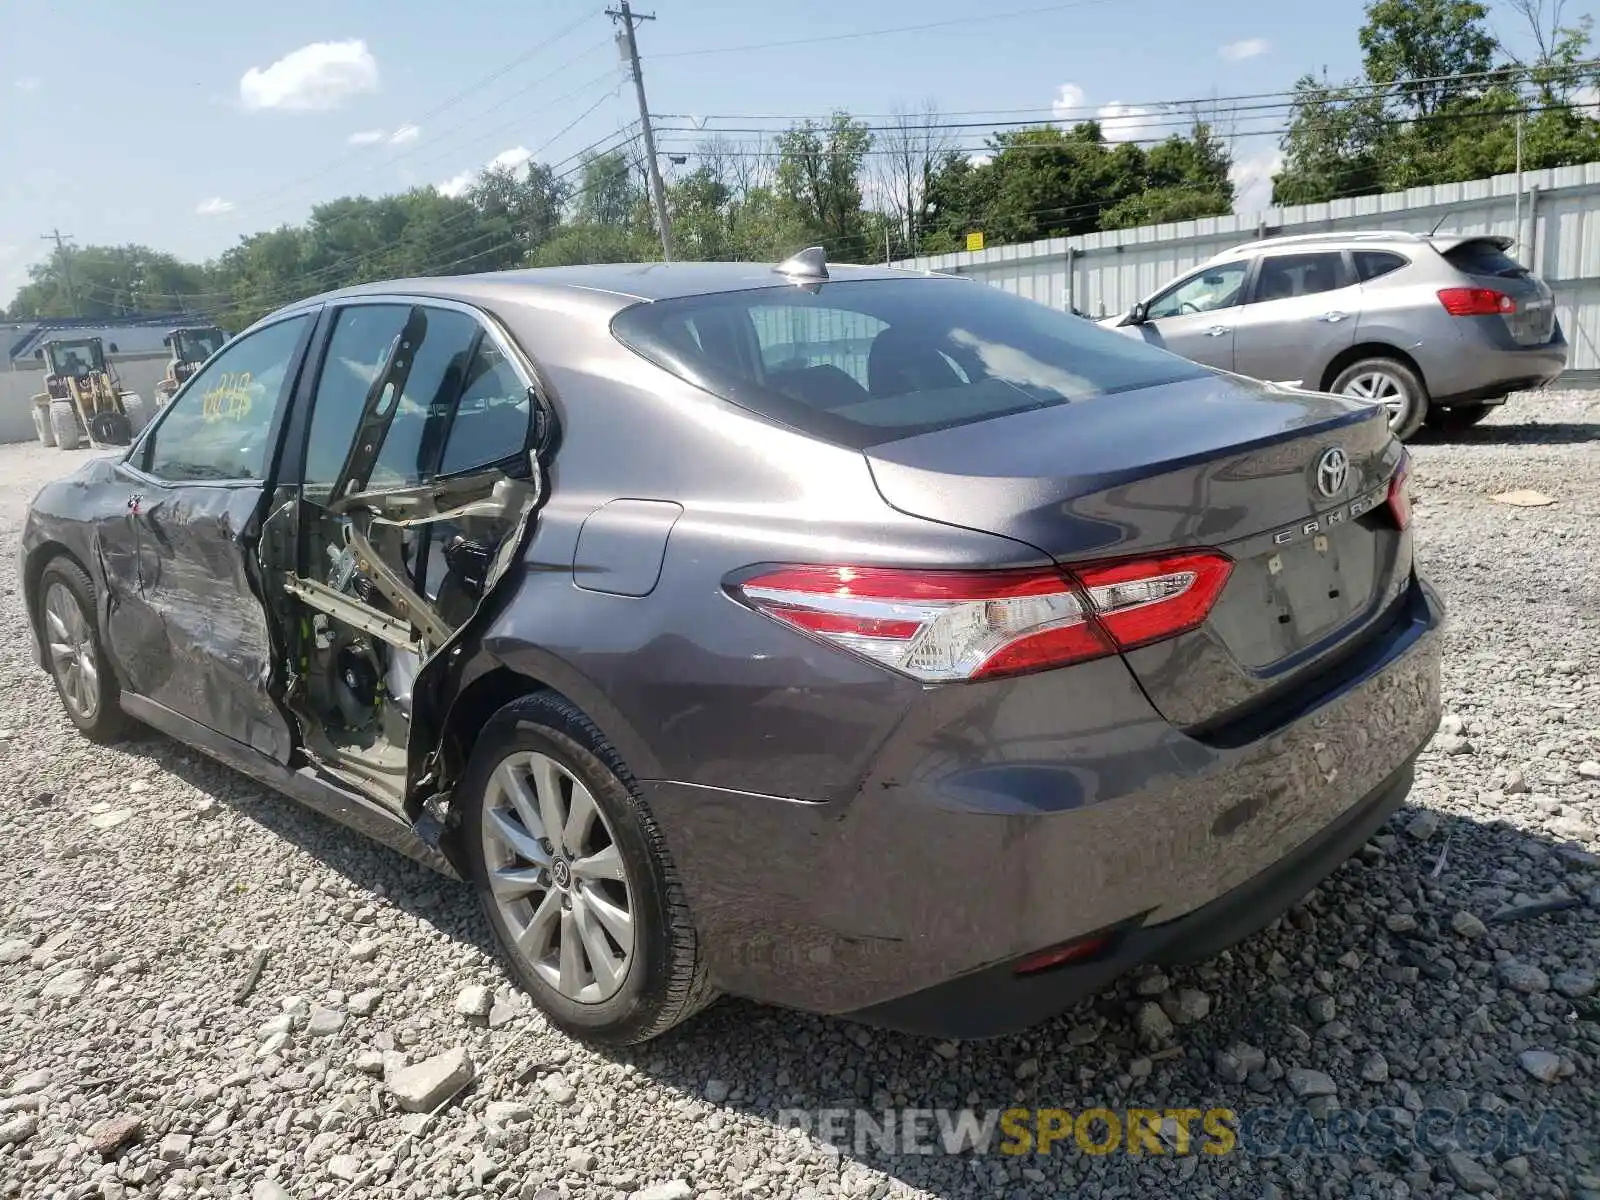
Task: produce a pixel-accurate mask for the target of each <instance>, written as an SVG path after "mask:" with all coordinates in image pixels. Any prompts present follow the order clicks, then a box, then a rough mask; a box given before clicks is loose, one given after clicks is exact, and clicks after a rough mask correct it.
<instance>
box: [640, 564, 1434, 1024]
mask: <svg viewBox="0 0 1600 1200" xmlns="http://www.w3.org/2000/svg"><path fill="white" fill-rule="evenodd" d="M1442 618H1443V612H1442V608H1441V606H1440V604H1439V602H1438V600H1437V598H1436V597H1435V595H1434V594H1433V593H1432V591H1431V589H1429V588H1428V587H1427V585H1426V584H1425V583H1423V582H1421V581H1420V580H1416V579H1413V581H1412V583H1411V585H1410V587H1409V588H1408V590H1407V591H1406V592H1405V593H1404V594H1403V595H1402V597H1401V599H1400V600H1399V601H1398V602H1397V603H1396V605H1395V607H1394V608H1393V609H1392V610H1391V612H1390V614H1389V615H1388V616H1386V617H1385V618H1384V619H1383V620H1381V621H1379V622H1377V623H1375V624H1374V625H1373V626H1372V627H1371V629H1370V633H1369V635H1367V636H1364V639H1363V640H1362V641H1361V643H1360V645H1359V646H1358V647H1355V648H1353V649H1352V650H1351V652H1350V653H1349V654H1348V655H1347V656H1346V657H1345V658H1344V659H1343V660H1342V661H1341V662H1339V663H1338V664H1337V665H1334V666H1330V667H1329V668H1328V669H1327V671H1326V673H1325V675H1324V676H1319V677H1318V684H1319V686H1318V687H1317V688H1314V689H1312V691H1311V692H1310V693H1309V695H1308V694H1301V695H1300V696H1299V697H1298V698H1294V697H1291V698H1288V699H1285V700H1284V701H1283V704H1282V706H1281V707H1279V706H1276V705H1275V706H1273V709H1272V711H1269V712H1256V713H1253V714H1252V715H1251V716H1250V717H1249V718H1248V719H1247V721H1248V723H1247V724H1243V725H1241V726H1240V727H1239V728H1236V729H1221V730H1213V731H1209V732H1207V733H1206V734H1204V735H1201V734H1196V735H1194V736H1191V735H1189V734H1187V733H1185V732H1183V731H1182V730H1179V729H1177V728H1175V727H1174V726H1172V725H1171V724H1170V723H1168V722H1167V721H1165V720H1163V719H1162V718H1161V717H1160V716H1159V715H1158V714H1156V713H1155V712H1154V710H1153V709H1152V708H1151V706H1150V704H1149V701H1148V700H1147V699H1146V698H1145V697H1144V695H1143V693H1142V692H1141V691H1140V690H1139V688H1138V687H1137V685H1136V684H1134V683H1133V677H1132V675H1131V674H1130V673H1129V671H1128V670H1127V669H1126V667H1125V666H1124V665H1123V663H1122V662H1121V661H1120V660H1119V659H1109V660H1099V661H1097V662H1092V663H1085V664H1081V665H1080V666H1077V667H1073V668H1070V669H1069V670H1066V671H1058V672H1043V673H1040V674H1038V675H1034V676H1022V677H1019V678H1017V679H1014V680H1010V681H1005V682H1004V683H1000V682H998V681H997V682H996V684H994V685H969V686H963V687H959V688H935V689H929V690H928V691H927V693H926V694H925V699H924V701H923V702H921V704H919V706H918V707H917V708H915V709H913V710H912V712H911V713H910V714H909V715H908V716H907V717H906V718H905V720H904V721H903V722H902V723H901V725H900V727H899V728H898V729H897V730H896V731H895V732H894V733H893V734H892V735H891V736H890V737H889V739H888V741H887V742H886V744H885V745H884V746H882V747H881V748H880V750H879V752H878V755H877V758H876V762H875V765H874V768H873V769H872V770H871V771H870V772H869V773H868V775H867V777H866V778H865V779H864V780H863V782H862V785H861V787H860V789H859V791H858V792H857V794H856V795H854V796H853V797H852V798H850V799H849V800H847V801H841V802H836V803H802V802H798V801H792V800H786V799H781V798H777V797H772V796H765V795H754V794H748V793H738V792H729V791H726V790H723V789H719V788H710V787H702V786H691V785H686V784H681V783H667V782H661V781H642V782H641V787H642V788H643V790H644V793H645V796H646V798H647V800H648V801H649V803H650V804H651V806H652V809H653V810H654V811H655V813H656V815H657V817H658V819H659V820H660V822H661V825H662V828H663V830H664V832H665V834H666V839H667V843H668V846H669V848H670V850H671V852H672V854H673V856H674V860H675V863H676V866H677V868H678V873H679V875H680V877H681V878H682V880H683V884H684V888H685V892H686V895H687V899H688V901H689V904H690V906H691V909H692V910H693V912H694V914H695V920H696V924H697V927H698V929H699V931H700V934H701V944H702V947H703V949H704V952H705V953H706V955H707V957H708V965H709V967H710V970H711V974H712V977H713V979H714V981H715V982H716V984H717V985H718V986H719V987H720V988H722V989H723V990H725V991H728V992H731V993H734V994H736V995H742V996H746V997H749V998H752V999H756V1000H761V1001H766V1002H770V1003H776V1004H783V1005H787V1006H791V1007H796V1008H801V1009H807V1010H811V1011H819V1012H828V1013H837V1014H850V1015H854V1016H858V1017H860V1018H862V1019H864V1020H871V1021H877V1022H881V1023H884V1024H891V1025H897V1026H903V1027H906V1028H911V1029H915V1030H920V1031H925V1032H935V1031H937V1032H942V1033H959V1034H960V1035H962V1036H979V1035H981V1034H985V1033H987V1034H998V1033H1003V1032H1005V1031H1007V1030H1009V1029H1015V1028H1018V1027H1021V1026H1024V1025H1026V1024H1028V1023H1030V1022H1032V1021H1036V1020H1039V1019H1041V1018H1043V1017H1046V1016H1049V1015H1050V1014H1051V1013H1052V1012H1056V1011H1059V1010H1060V1009H1061V1008H1062V1007H1064V1006H1065V1005H1067V1004H1069V1003H1071V1001H1072V1000H1073V999H1074V998H1075V997H1078V996H1081V995H1082V994H1084V993H1085V992H1086V991H1092V990H1093V989H1095V988H1096V987H1099V986H1101V985H1102V984H1104V983H1105V982H1107V981H1108V980H1110V979H1111V978H1112V977H1114V976H1115V975H1116V974H1118V973H1119V972H1121V971H1123V970H1126V969H1127V968H1128V967H1129V966H1131V965H1133V964H1134V963H1137V962H1140V961H1144V960H1146V959H1148V958H1150V957H1152V956H1155V957H1161V956H1164V955H1166V954H1168V953H1169V952H1173V951H1175V950H1176V948H1177V947H1178V946H1179V945H1180V943H1184V944H1190V946H1191V948H1198V949H1200V950H1201V951H1202V952H1203V953H1211V952H1213V951H1214V950H1216V949H1220V948H1221V947H1222V946H1224V945H1226V944H1228V942H1229V941H1230V940H1232V939H1234V938H1235V937H1237V936H1243V935H1244V934H1247V933H1249V932H1250V931H1251V930H1252V929H1253V928H1259V927H1261V926H1264V925H1266V924H1267V923H1269V922H1270V921H1271V920H1272V919H1273V918H1274V917H1275V916H1277V915H1278V913H1280V912H1281V911H1282V910H1283V909H1284V908H1286V907H1287V906H1288V905H1289V904H1291V903H1293V901H1294V900H1295V899H1297V898H1298V896H1299V895H1302V894H1304V892H1305V891H1308V890H1309V889H1310V888H1311V887H1312V886H1314V884H1315V883H1316V882H1317V881H1318V880H1319V879H1320V878H1321V877H1322V876H1323V875H1325V874H1326V873H1327V872H1328V871H1331V870H1333V869H1334V867H1336V866H1337V865H1338V863H1339V862H1340V861H1342V860H1343V858H1345V857H1346V856H1348V855H1349V853H1350V852H1351V851H1352V850H1353V849H1354V848H1355V847H1356V846H1358V845H1359V844H1360V841H1361V839H1362V838H1364V837H1365V836H1366V835H1367V834H1368V833H1370V832H1371V830H1372V829H1373V828H1375V827H1376V825H1377V824H1378V823H1380V822H1381V821H1382V820H1383V818H1384V816H1385V815H1387V813H1388V812H1389V811H1390V810H1392V808H1393V807H1394V806H1395V805H1396V804H1398V803H1399V802H1400V800H1401V799H1402V798H1403V797H1404V795H1405V792H1406V790H1407V788H1408V786H1409V781H1410V764H1411V762H1412V760H1413V759H1414V757H1415V755H1416V753H1417V751H1418V749H1419V748H1420V747H1421V746H1422V745H1423V744H1424V743H1425V742H1426V741H1427V740H1428V738H1429V737H1430V736H1432V734H1433V732H1434V730H1435V729H1436V728H1437V725H1438V716H1439V642H1440V638H1439V628H1440V625H1441V623H1442ZM1286 863H1289V864H1293V865H1290V866H1285V865H1284V864H1286ZM1286 881H1296V882H1294V885H1293V886H1290V883H1289V882H1286ZM1301 884H1303V886H1300V885H1301ZM1296 889H1298V890H1296ZM1258 918H1259V919H1258ZM1106 930H1112V931H1115V932H1116V935H1117V936H1116V941H1115V944H1114V946H1112V947H1110V948H1109V949H1108V950H1107V951H1105V953H1106V955H1107V957H1106V958H1105V959H1104V960H1103V961H1096V962H1093V963H1084V964H1081V965H1079V966H1074V967H1067V968H1059V969H1058V970H1056V971H1052V972H1050V973H1048V974H1044V975H1039V976H1036V977H1033V978H1031V979H1028V980H1023V981H1016V982H1015V984H1014V985H1013V983H1012V982H1011V981H1010V980H1009V975H1010V972H1011V970H1012V966H1011V964H1013V963H1014V962H1015V961H1016V960H1017V959H1019V958H1021V957H1023V956H1026V955H1029V954H1033V953H1036V952H1038V951H1041V950H1045V949H1047V948H1049V947H1052V946H1057V945H1060V944H1061V943H1064V942H1068V941H1070V940H1073V939H1076V938H1080V937H1083V936H1085V935H1088V934H1093V933H1098V932H1101V931H1106ZM997 981H998V982H997ZM1002 984H1004V986H1002ZM986 996H990V997H991V998H992V1003H991V1001H990V1000H986V999H984V997H986Z"/></svg>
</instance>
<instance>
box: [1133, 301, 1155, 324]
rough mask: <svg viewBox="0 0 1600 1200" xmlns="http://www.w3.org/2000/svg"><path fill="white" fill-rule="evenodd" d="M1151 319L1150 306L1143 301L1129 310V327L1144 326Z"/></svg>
mask: <svg viewBox="0 0 1600 1200" xmlns="http://www.w3.org/2000/svg"><path fill="white" fill-rule="evenodd" d="M1149 319H1150V306H1149V305H1148V304H1146V303H1145V302H1144V301H1143V300H1141V301H1139V303H1137V304H1135V305H1134V306H1133V307H1132V308H1130V309H1129V310H1128V324H1129V325H1143V324H1144V323H1145V322H1146V321H1147V320H1149Z"/></svg>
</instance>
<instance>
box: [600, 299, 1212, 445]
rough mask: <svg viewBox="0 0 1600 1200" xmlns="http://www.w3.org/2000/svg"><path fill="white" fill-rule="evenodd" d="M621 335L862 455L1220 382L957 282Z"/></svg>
mask: <svg viewBox="0 0 1600 1200" xmlns="http://www.w3.org/2000/svg"><path fill="white" fill-rule="evenodd" d="M612 331H613V332H614V333H615V335H616V337H617V338H618V340H619V341H621V342H622V343H623V344H624V345H625V346H628V347H629V348H630V349H632V350H634V351H635V352H636V353H638V354H641V355H643V356H644V357H645V358H647V359H649V360H650V361H651V362H654V363H655V364H657V365H658V366H660V367H663V368H665V369H666V370H668V371H671V372H672V373H673V374H674V375H677V376H678V377H679V378H681V379H685V380H687V381H688V382H690V383H692V384H694V385H696V386H697V387H701V388H704V389H705V390H706V391H708V392H711V393H712V394H714V395H716V396H719V397H721V398H722V399H724V400H727V401H730V402H731V403H733V404H737V405H739V406H740V407H741V408H746V409H749V410H751V411H753V412H756V413H760V414H762V415H763V416H766V417H769V418H771V419H773V420H776V421H780V422H782V423H783V424H786V425H790V426H792V427H794V428H797V429H799V430H801V431H802V432H804V433H808V434H810V435H811V436H813V437H819V438H822V439H824V440H827V441H831V442H835V443H837V444H839V445H844V446H851V447H855V448H858V449H859V448H865V447H867V446H872V445H875V444H877V443H880V442H888V441H894V440H896V439H899V438H903V437H910V436H913V435H915V434H919V433H929V432H932V431H933V430H936V429H948V428H950V427H952V426H956V425H964V424H968V423H971V422H974V421H983V420H987V419H989V418H991V417H999V416H1004V415H1005V414H1007V413H1014V412H1020V411H1023V410H1025V409H1033V408H1049V407H1052V406H1054V405H1058V404H1070V403H1075V402H1078V401H1082V400H1089V399H1092V398H1095V397H1099V396H1109V395H1114V394H1116V393H1120V392H1130V391H1134V390H1136V389H1139V388H1147V387H1154V386H1156V385H1158V384H1163V383H1174V382H1177V381H1179V380H1183V379H1195V378H1199V377H1201V376H1203V375H1205V374H1206V373H1207V372H1206V369H1205V368H1203V367H1199V366H1197V365H1195V364H1194V363H1191V362H1188V361H1186V360H1184V359H1181V358H1178V357H1177V356H1176V355H1172V354H1168V353H1167V352H1166V351H1164V350H1158V349H1156V348H1155V347H1153V346H1149V345H1147V344H1145V343H1144V342H1141V341H1138V340H1136V339H1133V338H1128V337H1123V336H1122V335H1120V334H1117V333H1113V332H1112V331H1110V330H1109V329H1101V328H1099V327H1098V326H1096V325H1094V324H1093V323H1091V322H1088V321H1085V320H1083V319H1082V318H1080V317H1074V316H1071V315H1069V314H1067V313H1063V312H1056V311H1055V310H1053V309H1049V308H1046V307H1045V306H1044V305H1042V304H1036V303H1034V302H1033V301H1031V300H1024V299H1021V298H1020V297H1018V296H1013V295H1011V294H1010V293H1008V292H1003V291H1000V290H999V289H998V288H992V287H986V286H984V285H982V284H978V283H974V282H971V281H965V280H957V279H928V278H913V279H883V280H856V281H839V282H833V283H824V284H820V285H808V286H806V287H798V286H783V285H779V286H775V287H771V288H758V289H755V290H751V291H742V292H720V293H713V294H710V295H703V296H684V297H679V298H676V299H671V300H660V301H656V302H655V303H649V304H638V305H635V306H633V307H632V308H628V309H624V310H623V311H622V312H620V313H618V314H617V316H616V317H615V318H614V319H613V321H612Z"/></svg>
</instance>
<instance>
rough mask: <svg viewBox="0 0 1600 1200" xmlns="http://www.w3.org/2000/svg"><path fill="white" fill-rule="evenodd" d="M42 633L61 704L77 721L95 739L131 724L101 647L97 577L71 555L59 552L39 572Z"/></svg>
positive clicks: (113, 735) (110, 735) (117, 732)
mask: <svg viewBox="0 0 1600 1200" xmlns="http://www.w3.org/2000/svg"><path fill="white" fill-rule="evenodd" d="M38 597H39V600H38V604H39V633H40V637H41V638H42V640H43V642H44V649H45V654H46V656H47V658H48V659H49V662H50V677H51V678H52V679H54V680H55V683H56V691H57V692H58V693H59V694H60V696H61V706H62V707H63V708H64V709H66V710H67V716H68V717H69V718H71V720H72V723H73V724H74V725H76V726H77V727H78V728H79V729H81V730H83V732H84V733H86V734H88V735H89V736H90V737H91V738H94V739H95V740H96V741H110V740H112V739H114V738H116V737H118V736H120V735H121V734H122V733H123V732H124V730H125V729H126V728H127V718H126V717H124V715H123V712H122V709H121V708H120V707H119V703H118V702H119V699H120V696H121V692H120V690H119V689H118V687H117V681H116V678H115V676H113V675H112V673H111V666H110V664H109V663H107V662H106V656H105V654H104V652H103V651H102V650H101V648H100V635H99V632H98V631H97V629H96V627H95V619H94V611H95V603H94V583H93V581H92V580H90V578H89V576H88V575H87V574H86V573H85V572H84V570H83V568H82V567H80V566H78V564H77V563H75V562H73V561H72V560H71V559H68V558H57V559H55V560H53V561H52V562H50V563H49V564H47V565H46V567H45V569H44V571H43V572H42V573H41V574H40V576H39V591H38Z"/></svg>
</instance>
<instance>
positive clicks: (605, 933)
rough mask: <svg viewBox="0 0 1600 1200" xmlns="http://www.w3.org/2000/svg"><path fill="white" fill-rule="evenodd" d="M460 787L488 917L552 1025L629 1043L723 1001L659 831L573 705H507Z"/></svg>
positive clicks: (469, 855)
mask: <svg viewBox="0 0 1600 1200" xmlns="http://www.w3.org/2000/svg"><path fill="white" fill-rule="evenodd" d="M456 795H457V797H458V802H459V803H460V804H461V822H460V826H459V831H458V832H459V837H460V838H461V850H462V854H463V857H464V859H465V863H466V866H467V869H468V874H469V875H470V877H471V879H472V882H473V884H474V885H475V886H476V888H477V891H478V895H479V898H480V900H481V901H482V903H483V907H484V913H485V915H486V916H487V917H488V920H489V925H490V927H491V928H492V929H493V930H494V933H495V937H496V939H497V940H498V941H499V943H500V947H501V949H502V950H503V951H504V952H505V955H506V958H507V959H508V960H509V962H510V965H511V970H512V972H513V974H514V975H515V976H516V978H517V981H518V982H519V983H520V984H521V985H522V986H523V988H524V989H525V990H526V991H527V992H528V993H529V994H530V995H531V996H532V997H533V999H534V1001H535V1003H537V1004H538V1005H539V1007H540V1008H541V1009H542V1010H543V1011H544V1012H545V1014H546V1015H547V1016H548V1017H549V1018H550V1020H551V1022H552V1023H553V1024H555V1025H556V1026H558V1027H559V1028H561V1029H563V1030H565V1031H566V1032H567V1033H569V1034H571V1035H573V1036H574V1037H579V1038H586V1039H588V1040H591V1041H595V1042H600V1043H605V1044H610V1045H629V1044H633V1043H637V1042H643V1041H648V1040H649V1039H650V1038H653V1037H655V1036H657V1035H658V1034H661V1033H664V1032H666V1030H668V1029H670V1028H671V1027H672V1026H674V1025H676V1024H678V1023H679V1022H680V1021H684V1020H686V1019H687V1018H689V1017H691V1016H693V1015H694V1014H695V1013H696V1012H698V1011H699V1010H700V1009H701V1008H703V1007H705V1005H707V1004H709V1003H710V1002H711V1001H712V1000H713V999H715V996H716V993H715V992H714V991H713V990H712V989H711V987H710V985H709V983H708V981H707V977H706V968H705V963H704V961H703V959H702V957H701V955H700V952H699V943H698V940H697V937H696V933H695V928H694V923H693V921H692V919H691V918H690V915H689V910H688V905H687V904H686V902H685V900H684V896H683V889H682V887H681V885H680V884H679V882H678V878H677V875H676V872H675V871H674V869H673V866H672V862H671V860H670V858H669V857H668V855H667V850H666V844H665V842H664V840H663V838H662V835H661V831H660V829H659V828H658V827H657V825H656V823H655V819H654V817H653V816H652V814H651V813H650V810H649V809H648V808H647V807H646V806H645V803H644V801H643V799H642V798H641V797H640V795H639V793H638V790H637V789H636V788H635V786H634V784H633V777H632V775H631V774H630V773H629V771H628V769H627V767H626V765H624V764H623V762H622V760H621V758H620V757H618V755H617V753H616V751H615V750H613V749H612V748H611V746H610V745H609V744H608V743H607V742H606V740H605V738H604V737H603V736H602V735H601V734H600V732H599V730H597V729H596V728H595V727H594V725H593V724H592V723H591V722H590V721H589V719H588V718H587V717H585V716H584V715H583V714H582V713H581V712H579V711H578V710H577V709H576V708H574V707H573V706H572V705H571V704H570V703H568V702H567V701H566V700H565V699H563V698H561V697H559V696H556V695H554V694H552V693H549V692H542V693H537V694H534V695H531V696H526V697H524V698H522V699H520V700H517V701H514V702H513V703H511V704H509V705H507V706H506V707H505V708H503V709H501V710H500V711H499V712H498V713H496V714H495V715H494V716H493V717H492V718H491V719H490V720H489V722H488V724H487V725H485V726H484V729H483V732H482V733H481V734H480V735H479V736H478V741H477V744H476V746H475V747H474V748H473V751H472V758H471V761H470V762H469V763H468V766H467V771H466V775H465V778H464V779H463V781H462V784H461V787H460V788H459V789H458V790H457V792H456Z"/></svg>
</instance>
